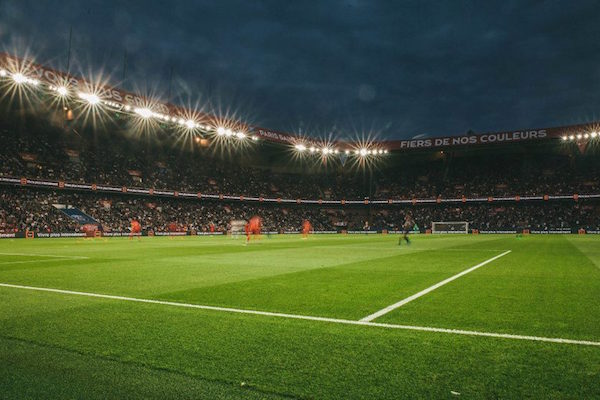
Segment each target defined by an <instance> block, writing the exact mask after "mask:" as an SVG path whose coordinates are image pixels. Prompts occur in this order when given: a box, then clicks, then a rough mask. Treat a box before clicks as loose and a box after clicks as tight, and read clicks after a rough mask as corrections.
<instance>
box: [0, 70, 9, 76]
mask: <svg viewBox="0 0 600 400" xmlns="http://www.w3.org/2000/svg"><path fill="white" fill-rule="evenodd" d="M7 74H8V72H6V70H5V69H0V76H6V75H7Z"/></svg>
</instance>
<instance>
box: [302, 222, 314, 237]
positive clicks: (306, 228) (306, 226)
mask: <svg viewBox="0 0 600 400" xmlns="http://www.w3.org/2000/svg"><path fill="white" fill-rule="evenodd" d="M311 230H312V225H311V224H310V222H309V221H308V220H307V219H305V220H304V222H302V238H303V239H306V238H308V234H309V233H310V231H311Z"/></svg>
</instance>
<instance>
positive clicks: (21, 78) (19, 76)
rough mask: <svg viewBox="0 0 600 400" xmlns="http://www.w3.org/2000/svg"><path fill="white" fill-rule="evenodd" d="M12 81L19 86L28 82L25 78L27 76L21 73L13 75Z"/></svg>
mask: <svg viewBox="0 0 600 400" xmlns="http://www.w3.org/2000/svg"><path fill="white" fill-rule="evenodd" d="M12 79H13V81H15V82H16V83H18V84H21V83H25V82H26V81H27V78H25V75H23V74H21V73H20V72H17V73H16V74H13V75H12Z"/></svg>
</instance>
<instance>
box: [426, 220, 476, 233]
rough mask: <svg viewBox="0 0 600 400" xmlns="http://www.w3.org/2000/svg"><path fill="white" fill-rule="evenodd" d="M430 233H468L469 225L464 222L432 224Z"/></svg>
mask: <svg viewBox="0 0 600 400" xmlns="http://www.w3.org/2000/svg"><path fill="white" fill-rule="evenodd" d="M431 233H469V223H468V222H465V221H451V222H432V223H431Z"/></svg>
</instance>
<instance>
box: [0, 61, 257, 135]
mask: <svg viewBox="0 0 600 400" xmlns="http://www.w3.org/2000/svg"><path fill="white" fill-rule="evenodd" d="M0 77H10V78H11V79H12V80H13V81H14V82H15V83H16V84H18V85H21V84H28V85H33V86H37V85H39V84H40V81H39V80H37V79H33V78H29V77H27V76H25V75H24V74H22V73H20V72H15V73H9V72H8V71H6V70H5V69H0ZM48 88H49V89H50V90H51V91H53V92H55V93H56V94H57V95H58V96H61V97H67V96H69V89H68V88H67V87H66V86H54V85H48ZM77 97H79V98H80V99H81V100H84V101H86V102H87V103H88V104H89V105H90V106H96V105H99V104H106V105H108V106H111V107H115V108H120V107H123V109H124V110H125V111H129V112H131V111H133V112H134V113H135V114H136V115H138V116H139V117H141V118H143V119H149V118H156V119H160V120H163V121H165V122H173V123H176V124H179V125H181V126H184V127H186V128H188V129H201V130H203V131H207V132H208V131H211V130H212V128H211V127H210V126H209V125H202V124H199V123H197V122H196V121H194V120H193V119H183V118H179V117H172V116H169V115H165V114H161V113H157V112H155V111H153V110H151V109H149V108H144V107H131V106H130V105H122V104H119V103H116V102H113V101H109V100H102V99H101V98H100V97H99V96H98V95H97V94H94V93H85V92H79V93H77ZM216 132H217V135H219V136H225V137H236V138H238V139H240V140H242V139H245V138H246V137H247V136H248V135H246V133H244V132H242V131H238V132H233V131H232V130H231V129H226V128H223V127H218V128H216ZM251 138H252V140H254V141H257V140H258V137H256V136H252V137H251Z"/></svg>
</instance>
